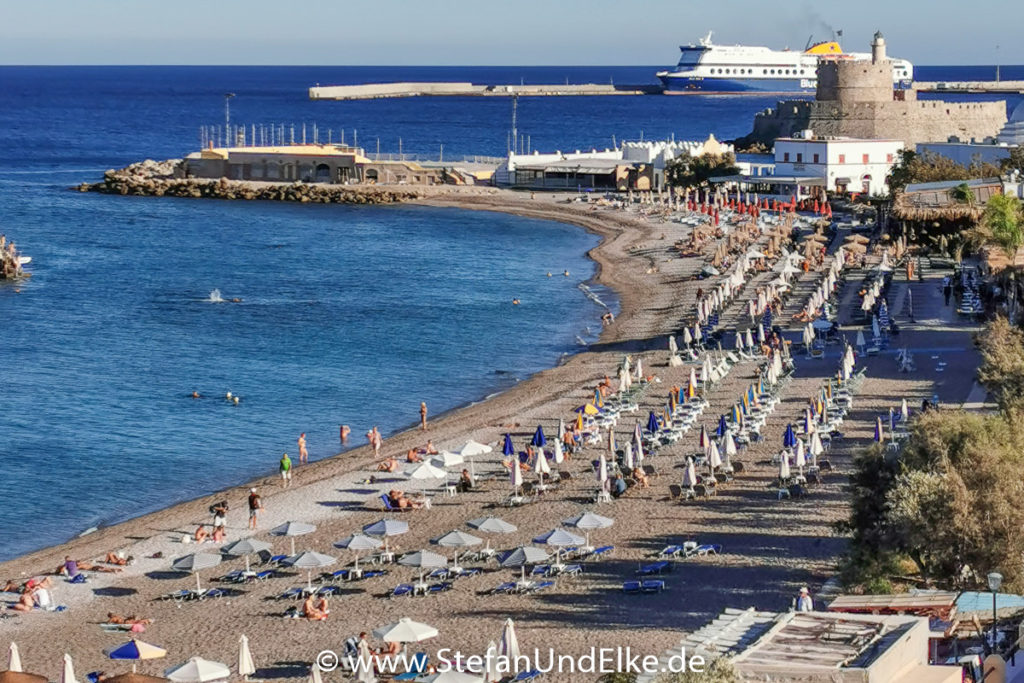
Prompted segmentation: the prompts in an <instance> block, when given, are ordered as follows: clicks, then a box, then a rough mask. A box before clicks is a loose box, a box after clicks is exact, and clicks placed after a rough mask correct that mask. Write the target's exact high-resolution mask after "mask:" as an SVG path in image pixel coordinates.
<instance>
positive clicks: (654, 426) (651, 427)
mask: <svg viewBox="0 0 1024 683" xmlns="http://www.w3.org/2000/svg"><path fill="white" fill-rule="evenodd" d="M647 431H649V432H650V433H651V434H657V433H658V416H657V415H655V414H654V411H653V410H652V411H651V412H650V414H649V415H648V416H647Z"/></svg>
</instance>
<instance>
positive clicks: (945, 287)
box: [942, 275, 953, 306]
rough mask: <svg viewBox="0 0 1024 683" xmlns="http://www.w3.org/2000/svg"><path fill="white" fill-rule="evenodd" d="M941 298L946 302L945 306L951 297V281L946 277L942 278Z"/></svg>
mask: <svg viewBox="0 0 1024 683" xmlns="http://www.w3.org/2000/svg"><path fill="white" fill-rule="evenodd" d="M942 296H943V298H944V299H945V300H946V305H947V306H948V305H949V298H950V297H951V296H953V281H952V279H950V277H949V276H948V275H947V276H946V277H944V278H942Z"/></svg>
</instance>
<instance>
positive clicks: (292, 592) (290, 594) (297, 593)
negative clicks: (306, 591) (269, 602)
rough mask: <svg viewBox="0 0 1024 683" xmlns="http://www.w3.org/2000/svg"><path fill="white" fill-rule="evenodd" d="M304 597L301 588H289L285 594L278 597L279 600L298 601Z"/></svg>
mask: <svg viewBox="0 0 1024 683" xmlns="http://www.w3.org/2000/svg"><path fill="white" fill-rule="evenodd" d="M301 597H302V589H301V588H289V589H288V590H286V591H285V592H284V593H281V594H280V595H278V596H277V599H278V600H298V599H299V598H301Z"/></svg>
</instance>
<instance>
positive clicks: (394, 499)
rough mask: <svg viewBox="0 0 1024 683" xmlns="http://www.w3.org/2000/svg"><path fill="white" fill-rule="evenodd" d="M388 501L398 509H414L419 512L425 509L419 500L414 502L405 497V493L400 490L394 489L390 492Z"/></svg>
mask: <svg viewBox="0 0 1024 683" xmlns="http://www.w3.org/2000/svg"><path fill="white" fill-rule="evenodd" d="M388 500H390V501H391V505H392V507H396V508H412V509H414V510H418V509H419V508H421V507H423V503H422V502H421V501H418V500H414V499H412V498H409V497H408V496H407V495H405V491H399V490H398V489H392V490H391V491H390V492H388Z"/></svg>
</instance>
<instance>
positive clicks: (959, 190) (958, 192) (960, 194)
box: [949, 183, 975, 207]
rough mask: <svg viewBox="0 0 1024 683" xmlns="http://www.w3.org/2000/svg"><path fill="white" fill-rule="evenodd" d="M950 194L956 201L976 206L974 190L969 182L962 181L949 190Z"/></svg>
mask: <svg viewBox="0 0 1024 683" xmlns="http://www.w3.org/2000/svg"><path fill="white" fill-rule="evenodd" d="M949 196H950V198H951V199H952V200H953V201H954V202H958V203H960V204H966V205H967V206H970V207H973V206H974V201H975V198H974V190H972V189H971V186H970V185H968V184H967V183H960V184H959V185H957V186H956V187H954V188H952V189H951V190H950V191H949Z"/></svg>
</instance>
